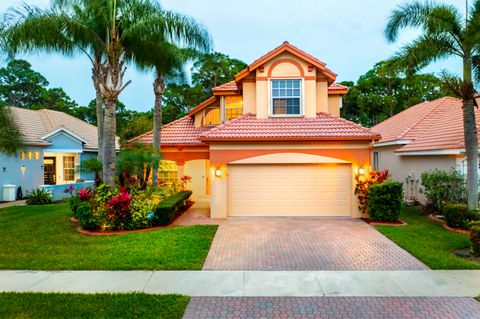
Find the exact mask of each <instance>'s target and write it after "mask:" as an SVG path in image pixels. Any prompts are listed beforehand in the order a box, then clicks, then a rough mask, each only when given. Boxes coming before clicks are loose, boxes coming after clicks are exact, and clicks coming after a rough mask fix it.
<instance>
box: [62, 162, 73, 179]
mask: <svg viewBox="0 0 480 319" xmlns="http://www.w3.org/2000/svg"><path fill="white" fill-rule="evenodd" d="M63 179H64V180H65V181H74V180H75V156H64V157H63Z"/></svg>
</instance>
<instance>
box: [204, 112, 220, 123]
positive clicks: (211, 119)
mask: <svg viewBox="0 0 480 319" xmlns="http://www.w3.org/2000/svg"><path fill="white" fill-rule="evenodd" d="M207 111H208V113H207V115H205V125H218V124H220V109H219V108H214V109H207Z"/></svg>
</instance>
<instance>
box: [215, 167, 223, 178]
mask: <svg viewBox="0 0 480 319" xmlns="http://www.w3.org/2000/svg"><path fill="white" fill-rule="evenodd" d="M215 176H217V177H221V176H222V170H221V169H219V168H217V169H216V170H215Z"/></svg>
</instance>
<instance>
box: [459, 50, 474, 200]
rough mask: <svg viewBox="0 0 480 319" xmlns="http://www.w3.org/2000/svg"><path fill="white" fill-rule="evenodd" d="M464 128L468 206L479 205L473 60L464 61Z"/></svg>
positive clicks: (466, 59) (465, 59)
mask: <svg viewBox="0 0 480 319" xmlns="http://www.w3.org/2000/svg"><path fill="white" fill-rule="evenodd" d="M462 91H463V92H462V98H463V128H464V137H465V155H466V157H467V195H468V208H469V209H475V208H477V207H478V137H477V125H476V121H475V110H474V100H473V99H474V88H473V83H472V60H471V58H468V57H467V58H464V61H463V90H462Z"/></svg>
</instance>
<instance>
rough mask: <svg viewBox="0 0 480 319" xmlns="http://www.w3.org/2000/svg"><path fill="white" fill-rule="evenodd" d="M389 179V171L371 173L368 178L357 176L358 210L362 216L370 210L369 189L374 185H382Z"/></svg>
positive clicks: (361, 175)
mask: <svg viewBox="0 0 480 319" xmlns="http://www.w3.org/2000/svg"><path fill="white" fill-rule="evenodd" d="M387 178H388V170H387V169H386V170H383V171H370V173H368V175H367V176H364V175H363V174H356V175H355V181H356V186H355V194H356V195H357V197H358V203H359V205H358V208H360V211H361V212H362V214H367V208H368V188H369V187H370V185H373V184H380V183H382V182H384V181H385V180H386V179H387Z"/></svg>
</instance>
